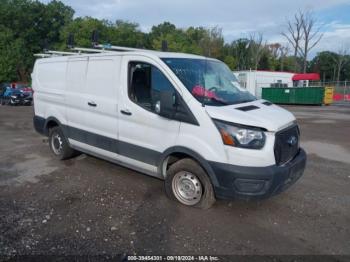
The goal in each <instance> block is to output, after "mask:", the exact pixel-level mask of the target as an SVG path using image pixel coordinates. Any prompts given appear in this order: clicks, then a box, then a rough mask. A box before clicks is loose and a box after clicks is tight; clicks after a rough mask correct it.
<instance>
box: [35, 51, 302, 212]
mask: <svg viewBox="0 0 350 262" xmlns="http://www.w3.org/2000/svg"><path fill="white" fill-rule="evenodd" d="M32 81H33V82H32V83H33V88H34V91H35V92H34V102H35V104H34V110H35V116H34V127H35V129H36V130H37V131H38V132H39V133H41V134H43V135H46V136H48V137H49V146H50V148H51V150H52V152H53V154H54V155H55V156H56V157H57V158H58V159H67V158H69V157H72V156H73V155H74V154H75V152H76V150H77V151H80V152H85V153H87V154H90V155H94V156H97V157H100V158H103V159H106V160H109V161H112V162H115V163H117V164H121V165H124V166H126V167H129V168H132V169H135V170H138V171H140V172H142V173H145V174H148V175H151V176H155V177H158V178H160V179H163V180H165V191H166V193H167V194H168V196H169V197H170V198H172V199H176V200H178V201H179V202H181V203H182V204H185V205H188V206H195V207H200V208H208V207H210V206H211V205H212V204H213V203H214V201H215V199H216V198H226V199H227V198H228V199H237V198H240V199H262V198H267V197H270V196H272V195H276V194H278V193H280V192H282V191H284V190H286V189H287V188H288V187H289V186H290V185H292V184H293V183H295V182H296V181H297V180H298V178H299V177H300V176H301V175H302V174H303V171H304V168H305V164H306V154H305V152H304V150H303V149H302V148H300V147H299V136H300V131H299V128H298V125H297V122H296V119H295V117H294V116H293V115H292V114H291V113H290V112H288V111H287V110H285V109H283V108H281V107H278V106H276V105H274V104H271V103H269V102H267V101H265V100H257V99H256V98H255V97H254V96H253V95H251V94H250V93H249V92H247V91H244V90H243V89H242V88H241V87H240V86H239V83H238V82H237V79H236V78H235V76H234V75H233V74H232V72H231V71H230V70H229V69H228V67H227V66H226V65H225V64H224V63H222V62H220V61H218V60H215V59H211V58H206V57H202V56H195V55H189V54H180V53H169V52H155V51H147V50H133V51H126V52H108V53H101V54H82V55H71V56H62V57H57V56H56V57H52V58H43V59H38V60H37V61H36V62H35V66H34V70H33V74H32ZM101 179H103V178H101ZM127 186H128V187H132V185H127Z"/></svg>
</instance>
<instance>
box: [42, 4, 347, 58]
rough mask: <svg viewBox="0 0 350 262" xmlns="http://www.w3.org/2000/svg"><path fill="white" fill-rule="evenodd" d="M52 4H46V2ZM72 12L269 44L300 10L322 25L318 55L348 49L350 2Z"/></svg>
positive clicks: (91, 7) (86, 7) (107, 7)
mask: <svg viewBox="0 0 350 262" xmlns="http://www.w3.org/2000/svg"><path fill="white" fill-rule="evenodd" d="M42 1H43V2H48V0H42ZM61 1H62V2H64V3H65V4H67V5H70V6H71V7H73V9H74V10H75V11H76V13H75V16H92V17H95V18H100V19H101V18H104V19H109V20H111V21H114V20H116V19H123V20H129V21H132V22H137V23H139V24H140V28H141V29H142V30H143V31H146V32H147V31H149V30H150V28H151V27H152V25H157V24H159V23H162V22H164V21H169V22H171V23H174V24H175V25H176V26H178V27H183V28H186V27H188V26H206V27H211V26H216V25H217V26H219V27H221V28H222V29H223V34H224V36H225V41H226V42H230V41H232V40H234V39H237V38H240V37H245V36H248V35H249V34H250V33H252V32H262V33H263V34H264V38H265V39H266V40H267V41H268V42H271V43H272V42H277V41H278V42H285V39H283V37H281V34H280V33H281V32H282V31H283V29H284V26H285V23H286V19H287V18H289V17H292V16H293V14H294V13H295V12H296V11H297V10H298V9H308V10H312V11H313V12H314V14H315V16H316V17H317V19H318V21H319V23H320V24H322V25H323V29H322V30H323V31H324V37H323V39H322V41H321V43H320V44H319V45H318V46H317V47H316V48H315V50H314V51H313V54H315V52H317V51H320V50H333V51H337V50H339V48H340V46H341V45H346V46H348V47H349V48H350V0H292V1H291V0H235V1H233V0H231V1H230V0H175V1H174V0H172V1H168V0H61Z"/></svg>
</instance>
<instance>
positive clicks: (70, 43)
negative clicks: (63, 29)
mask: <svg viewBox="0 0 350 262" xmlns="http://www.w3.org/2000/svg"><path fill="white" fill-rule="evenodd" d="M67 47H68V48H69V49H72V48H74V34H73V33H69V35H68V39H67Z"/></svg>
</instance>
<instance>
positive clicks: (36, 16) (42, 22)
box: [0, 0, 74, 81]
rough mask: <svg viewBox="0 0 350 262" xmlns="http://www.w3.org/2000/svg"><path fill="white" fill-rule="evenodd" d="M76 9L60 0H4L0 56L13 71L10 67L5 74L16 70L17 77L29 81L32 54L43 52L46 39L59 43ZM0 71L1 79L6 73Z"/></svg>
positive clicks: (1, 18) (0, 10)
mask: <svg viewBox="0 0 350 262" xmlns="http://www.w3.org/2000/svg"><path fill="white" fill-rule="evenodd" d="M73 13H74V11H73V10H72V8H70V7H68V6H65V5H64V4H62V3H61V2H58V1H52V2H50V3H48V4H46V5H45V4H43V3H41V2H39V1H31V0H1V4H0V25H1V26H2V28H1V32H3V34H2V37H1V38H2V40H1V41H2V47H1V48H2V49H1V53H0V60H1V61H6V62H1V63H6V64H8V70H10V71H11V72H9V71H8V70H7V73H6V75H9V76H10V75H11V76H12V77H13V76H14V74H16V75H17V77H16V79H17V80H21V81H28V80H29V75H30V72H31V70H32V66H33V62H34V57H33V54H34V53H37V52H40V51H41V50H42V49H43V47H44V43H45V42H47V43H52V44H55V43H57V41H58V39H59V31H60V29H61V27H62V26H63V25H64V24H65V23H67V21H69V20H71V19H72V17H73ZM7 45H9V46H11V48H7V47H6V46H7ZM14 65H15V66H14ZM0 74H3V75H2V77H1V78H2V79H4V78H6V75H5V73H2V72H0ZM9 76H8V77H9ZM12 77H11V78H12ZM5 81H6V80H5Z"/></svg>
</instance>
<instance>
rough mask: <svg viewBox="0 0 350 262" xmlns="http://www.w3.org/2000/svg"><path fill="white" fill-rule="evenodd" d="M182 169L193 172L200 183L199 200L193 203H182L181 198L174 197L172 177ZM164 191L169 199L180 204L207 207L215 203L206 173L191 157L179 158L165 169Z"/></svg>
mask: <svg viewBox="0 0 350 262" xmlns="http://www.w3.org/2000/svg"><path fill="white" fill-rule="evenodd" d="M183 171H185V172H189V173H191V174H194V175H195V176H196V177H197V178H198V179H199V181H200V183H201V187H202V190H201V192H202V194H201V197H200V201H199V202H198V203H195V204H193V205H192V204H186V203H183V202H182V201H181V200H179V199H178V198H177V197H176V193H175V192H174V189H173V188H174V187H173V180H174V177H175V176H176V175H177V174H179V173H180V172H183ZM174 183H175V181H174ZM165 191H166V193H167V195H168V197H169V198H170V199H172V200H176V201H178V202H180V203H182V204H185V205H188V206H192V207H196V208H201V209H208V208H210V207H211V206H212V205H213V204H214V203H215V194H214V190H213V186H212V184H211V181H210V179H209V177H208V175H207V173H206V172H205V171H204V169H203V168H202V167H201V166H200V165H199V164H198V163H197V162H196V161H194V160H193V159H191V158H184V159H181V160H179V161H177V162H175V163H174V164H172V165H171V166H170V168H169V169H168V171H167V175H166V179H165Z"/></svg>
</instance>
